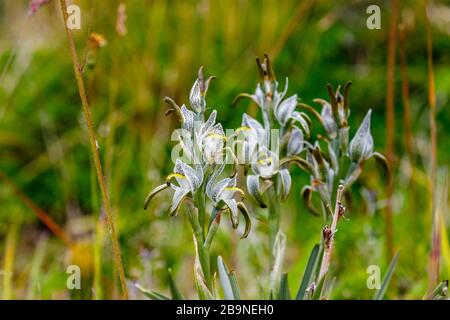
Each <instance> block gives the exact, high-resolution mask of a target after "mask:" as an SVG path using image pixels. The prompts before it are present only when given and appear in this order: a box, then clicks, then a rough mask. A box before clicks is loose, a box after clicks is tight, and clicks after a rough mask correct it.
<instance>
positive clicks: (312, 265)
mask: <svg viewBox="0 0 450 320" xmlns="http://www.w3.org/2000/svg"><path fill="white" fill-rule="evenodd" d="M321 251H322V250H321V246H320V245H318V244H316V245H315V246H314V248H313V249H312V251H311V254H310V255H309V259H308V263H307V265H306V269H305V273H304V274H303V279H302V282H301V284H300V288H299V289H298V292H297V297H296V299H297V300H305V295H306V289H308V286H309V285H310V283H311V282H312V281H313V280H314V274H315V270H316V269H317V266H318V264H319V257H320V252H321Z"/></svg>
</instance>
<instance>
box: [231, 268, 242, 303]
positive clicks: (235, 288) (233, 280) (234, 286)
mask: <svg viewBox="0 0 450 320" xmlns="http://www.w3.org/2000/svg"><path fill="white" fill-rule="evenodd" d="M229 277H230V283H231V288H232V289H233V295H234V298H235V299H236V300H240V299H241V294H240V293H239V287H238V285H237V281H236V274H235V272H234V271H231V272H230V273H229Z"/></svg>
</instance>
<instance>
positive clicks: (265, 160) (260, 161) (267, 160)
mask: <svg viewBox="0 0 450 320" xmlns="http://www.w3.org/2000/svg"><path fill="white" fill-rule="evenodd" d="M258 163H259V164H266V163H272V157H267V158H263V159H259V160H258Z"/></svg>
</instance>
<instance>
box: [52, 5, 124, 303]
mask: <svg viewBox="0 0 450 320" xmlns="http://www.w3.org/2000/svg"><path fill="white" fill-rule="evenodd" d="M60 4H61V10H62V14H63V17H64V26H65V29H66V33H67V39H68V41H69V49H70V54H71V58H72V63H73V68H74V72H75V78H76V80H77V85H78V91H79V94H80V99H81V104H82V108H83V116H84V118H85V121H86V125H87V129H88V135H89V142H90V146H91V153H92V158H93V160H94V166H95V170H96V174H97V179H98V183H99V185H100V191H101V195H102V200H103V205H104V207H105V212H106V220H107V223H108V229H109V235H110V237H111V242H112V247H113V254H114V265H115V268H116V269H117V272H118V273H119V279H120V284H121V287H122V292H123V296H124V298H125V299H128V289H127V285H126V280H125V271H124V268H123V264H122V258H121V255H120V246H119V240H118V237H117V233H116V228H115V225H114V217H113V213H112V209H111V203H110V200H109V194H108V190H107V187H106V182H105V179H104V176H103V169H102V164H101V161H100V154H99V150H98V146H97V139H96V137H95V130H94V125H93V121H92V118H91V113H90V109H89V103H88V100H87V96H86V91H85V86H84V80H83V75H82V71H81V66H80V62H79V59H78V54H77V50H76V47H75V41H74V39H73V35H72V31H71V30H70V29H69V28H68V27H67V20H68V14H67V4H66V1H65V0H60Z"/></svg>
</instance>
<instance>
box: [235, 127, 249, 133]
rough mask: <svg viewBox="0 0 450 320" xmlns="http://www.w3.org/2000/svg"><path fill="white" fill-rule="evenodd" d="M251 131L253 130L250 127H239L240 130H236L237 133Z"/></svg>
mask: <svg viewBox="0 0 450 320" xmlns="http://www.w3.org/2000/svg"><path fill="white" fill-rule="evenodd" d="M249 130H252V129H251V128H249V127H245V126H244V127H239V128H237V129H236V131H235V132H239V131H249Z"/></svg>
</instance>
